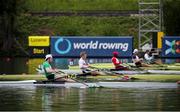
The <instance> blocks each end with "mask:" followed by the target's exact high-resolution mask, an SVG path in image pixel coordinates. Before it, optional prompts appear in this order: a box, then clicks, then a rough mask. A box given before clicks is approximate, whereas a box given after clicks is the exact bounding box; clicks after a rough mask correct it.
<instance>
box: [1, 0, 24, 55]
mask: <svg viewBox="0 0 180 112" xmlns="http://www.w3.org/2000/svg"><path fill="white" fill-rule="evenodd" d="M0 2H1V3H0V51H1V54H0V55H1V56H2V54H4V55H11V54H13V53H12V52H15V51H16V46H15V45H16V41H15V37H17V36H18V25H17V23H18V22H17V17H18V16H20V14H21V13H22V12H23V11H24V7H23V6H24V5H23V3H24V1H23V0H1V1H0Z"/></svg>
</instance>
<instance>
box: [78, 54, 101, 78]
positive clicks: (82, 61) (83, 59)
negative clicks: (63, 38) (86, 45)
mask: <svg viewBox="0 0 180 112" xmlns="http://www.w3.org/2000/svg"><path fill="white" fill-rule="evenodd" d="M86 58H87V53H86V52H84V51H83V52H81V53H80V59H79V68H80V69H81V71H82V73H83V75H98V73H97V72H96V71H91V70H90V69H89V68H90V65H89V64H88V63H87V62H86Z"/></svg>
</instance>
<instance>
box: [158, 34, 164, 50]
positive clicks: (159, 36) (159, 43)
mask: <svg viewBox="0 0 180 112" xmlns="http://www.w3.org/2000/svg"><path fill="white" fill-rule="evenodd" d="M163 37H164V32H158V34H157V41H158V43H157V48H162V38H163Z"/></svg>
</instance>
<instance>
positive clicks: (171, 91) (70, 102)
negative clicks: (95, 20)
mask: <svg viewBox="0 0 180 112" xmlns="http://www.w3.org/2000/svg"><path fill="white" fill-rule="evenodd" d="M179 105H180V88H179V87H176V88H128V87H127V88H119V89H110V88H89V89H79V88H62V87H42V86H33V85H29V86H27V85H26V86H25V85H24V86H23V85H21V86H0V110H2V111H5V110H16V111H20V110H23V111H32V110H36V111H57V110H61V111H80V110H82V111H115V110H118V111H120V110H123V111H126V110H148V111H155V110H158V111H160V110H166V111H170V110H171V111H172V110H180V106H179Z"/></svg>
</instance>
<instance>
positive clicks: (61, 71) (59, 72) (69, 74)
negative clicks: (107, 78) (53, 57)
mask: <svg viewBox="0 0 180 112" xmlns="http://www.w3.org/2000/svg"><path fill="white" fill-rule="evenodd" d="M58 73H63V74H66V75H67V76H69V75H71V74H67V73H65V72H63V71H61V70H59V71H58ZM70 79H72V80H74V81H76V82H78V83H81V84H83V85H85V86H87V87H90V86H89V85H88V84H86V83H84V82H81V81H79V80H77V79H74V78H70ZM96 85H98V86H99V87H101V88H102V87H103V86H101V85H99V84H98V83H96Z"/></svg>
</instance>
